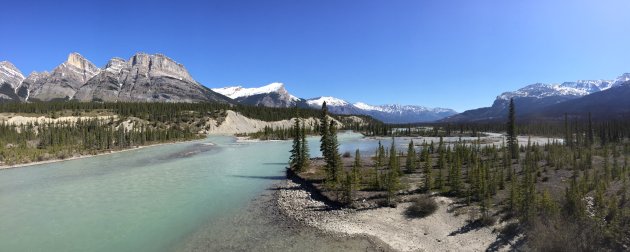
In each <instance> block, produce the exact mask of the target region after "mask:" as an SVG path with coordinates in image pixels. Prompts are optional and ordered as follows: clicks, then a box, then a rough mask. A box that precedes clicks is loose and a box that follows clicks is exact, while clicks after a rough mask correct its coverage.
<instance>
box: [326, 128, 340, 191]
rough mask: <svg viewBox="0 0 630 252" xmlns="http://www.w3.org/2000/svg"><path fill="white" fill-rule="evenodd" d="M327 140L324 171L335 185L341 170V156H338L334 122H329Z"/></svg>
mask: <svg viewBox="0 0 630 252" xmlns="http://www.w3.org/2000/svg"><path fill="white" fill-rule="evenodd" d="M327 137H328V140H327V142H328V143H327V146H326V148H325V149H326V153H327V156H324V160H325V161H326V170H327V171H328V180H330V181H331V182H333V183H334V184H337V183H339V182H341V181H340V173H341V170H342V168H343V167H342V163H341V155H340V154H339V142H338V141H337V126H336V123H335V121H331V122H330V126H329V127H328V136H327Z"/></svg>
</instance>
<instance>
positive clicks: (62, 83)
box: [18, 53, 101, 101]
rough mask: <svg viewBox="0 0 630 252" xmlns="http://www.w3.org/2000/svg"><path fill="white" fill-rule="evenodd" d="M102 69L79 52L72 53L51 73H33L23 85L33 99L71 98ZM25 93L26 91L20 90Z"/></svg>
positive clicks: (29, 97)
mask: <svg viewBox="0 0 630 252" xmlns="http://www.w3.org/2000/svg"><path fill="white" fill-rule="evenodd" d="M100 71H101V70H100V69H99V68H98V67H96V66H95V65H94V64H92V62H90V61H88V60H87V59H85V58H83V56H81V55H80V54H78V53H71V54H70V55H69V56H68V59H67V60H66V61H65V62H64V63H61V65H59V66H57V67H56V68H55V69H54V70H53V71H52V72H51V73H46V72H44V73H32V74H31V75H29V77H28V78H26V80H24V83H23V86H25V87H26V88H27V89H28V91H27V92H26V93H28V97H26V96H24V97H23V98H24V99H28V100H31V101H51V100H69V99H72V98H73V97H74V94H75V93H76V92H77V90H79V88H81V86H83V84H85V82H87V81H88V80H89V79H91V78H92V77H94V76H95V75H97V74H98V73H100ZM18 93H25V92H18Z"/></svg>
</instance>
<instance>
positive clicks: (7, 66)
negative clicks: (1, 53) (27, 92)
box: [0, 61, 25, 89]
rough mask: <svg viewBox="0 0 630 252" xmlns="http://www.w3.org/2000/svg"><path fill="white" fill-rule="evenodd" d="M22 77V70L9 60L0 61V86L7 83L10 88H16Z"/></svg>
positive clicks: (22, 79)
mask: <svg viewBox="0 0 630 252" xmlns="http://www.w3.org/2000/svg"><path fill="white" fill-rule="evenodd" d="M24 79H25V78H24V75H23V74H22V72H20V70H19V69H17V67H15V66H14V65H13V64H12V63H11V62H8V61H0V86H1V85H3V84H4V83H7V84H9V86H11V88H13V89H16V88H17V87H18V86H19V85H20V83H22V81H24Z"/></svg>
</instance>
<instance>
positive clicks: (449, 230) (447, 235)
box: [277, 180, 509, 251]
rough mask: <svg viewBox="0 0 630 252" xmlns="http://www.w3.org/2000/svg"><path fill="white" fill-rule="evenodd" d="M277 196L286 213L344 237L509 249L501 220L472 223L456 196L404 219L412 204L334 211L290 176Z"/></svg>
mask: <svg viewBox="0 0 630 252" xmlns="http://www.w3.org/2000/svg"><path fill="white" fill-rule="evenodd" d="M277 200H278V207H279V209H280V211H281V212H283V213H284V214H286V215H287V216H288V217H290V218H293V219H295V220H297V221H299V222H301V223H304V224H305V225H308V226H311V227H315V228H317V229H320V230H322V231H324V232H327V233H333V234H336V235H339V236H348V235H351V236H355V235H367V236H371V237H374V238H376V239H379V240H381V241H382V242H384V243H385V244H387V245H389V246H390V247H391V248H393V249H395V250H398V251H486V250H488V249H489V248H490V247H492V248H493V249H492V250H495V251H496V250H498V251H504V250H509V246H503V243H502V242H500V238H498V237H499V232H497V230H498V229H500V228H501V225H500V224H497V225H495V226H494V227H472V226H471V225H470V224H469V222H468V219H469V215H468V214H466V213H462V211H466V209H465V208H458V209H455V208H456V207H455V204H454V203H453V200H452V199H450V198H446V197H441V196H437V197H436V201H437V202H438V205H439V208H438V210H437V211H436V212H435V213H433V214H432V215H430V216H428V217H425V218H420V219H408V218H407V217H405V215H404V211H405V209H406V208H407V206H409V204H410V203H402V204H399V205H398V207H397V208H377V209H369V210H361V211H356V210H351V209H333V208H330V207H329V206H327V205H326V204H324V203H323V202H321V201H317V200H314V199H313V198H312V197H311V194H310V193H309V192H308V191H307V190H305V189H304V188H303V187H302V186H301V185H299V184H296V183H295V182H293V181H291V180H287V181H285V182H283V184H281V185H280V189H279V190H278V197H277ZM458 213H459V214H458Z"/></svg>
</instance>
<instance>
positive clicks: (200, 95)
mask: <svg viewBox="0 0 630 252" xmlns="http://www.w3.org/2000/svg"><path fill="white" fill-rule="evenodd" d="M74 99H76V100H80V101H146V102H149V101H164V102H200V101H215V102H230V99H229V98H227V97H225V96H223V95H220V94H217V93H215V92H213V91H212V90H210V89H208V88H206V87H204V86H202V85H201V84H199V83H198V82H196V81H195V80H194V79H193V78H192V76H191V75H190V74H189V73H188V71H187V70H186V68H184V66H183V65H182V64H179V63H177V62H175V61H174V60H172V59H170V58H168V57H166V56H164V55H162V54H153V55H150V54H145V53H138V54H135V55H134V56H132V57H131V58H130V59H129V60H128V61H125V60H123V59H120V58H113V59H111V60H110V61H109V62H108V63H107V65H106V66H105V68H104V70H103V71H101V72H100V73H99V74H97V75H96V76H95V77H94V78H92V79H90V80H89V81H87V82H86V84H85V85H84V86H82V87H81V88H80V89H79V90H78V92H77V93H76V96H75V97H74Z"/></svg>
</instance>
